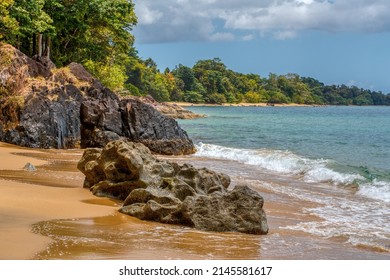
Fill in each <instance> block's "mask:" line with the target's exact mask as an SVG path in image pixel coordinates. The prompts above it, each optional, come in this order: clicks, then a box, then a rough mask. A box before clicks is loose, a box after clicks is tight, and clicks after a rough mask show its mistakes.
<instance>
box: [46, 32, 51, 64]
mask: <svg viewBox="0 0 390 280" xmlns="http://www.w3.org/2000/svg"><path fill="white" fill-rule="evenodd" d="M45 45H46V48H45V54H44V55H45V56H46V57H47V58H49V59H50V47H51V39H50V37H49V36H47V37H46V44H45Z"/></svg>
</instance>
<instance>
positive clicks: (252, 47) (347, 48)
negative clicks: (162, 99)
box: [133, 0, 390, 94]
mask: <svg viewBox="0 0 390 280" xmlns="http://www.w3.org/2000/svg"><path fill="white" fill-rule="evenodd" d="M133 3H134V4H135V11H136V14H137V17H138V23H137V25H136V26H135V28H134V30H133V34H134V36H135V38H136V42H135V47H136V48H137V50H138V53H139V56H140V57H141V58H143V59H146V58H149V57H150V58H152V59H153V60H154V61H155V62H156V63H157V64H158V67H159V68H160V69H161V70H162V71H163V70H164V69H165V68H166V67H168V68H170V69H173V68H174V67H175V66H177V65H179V64H183V65H186V66H189V67H192V66H193V65H194V64H195V63H196V62H197V61H198V60H201V59H212V58H215V57H218V58H220V59H222V62H223V63H225V65H226V66H227V67H228V68H229V69H232V70H233V71H236V72H241V73H255V74H259V75H260V76H262V77H267V76H268V75H269V73H275V74H279V75H283V74H288V73H297V74H298V75H300V76H304V77H313V78H316V79H318V80H319V81H321V82H324V83H325V84H336V85H337V84H346V85H349V86H352V85H355V86H357V87H359V88H365V89H371V90H376V91H382V92H383V93H386V94H387V93H390V0H197V1H195V0H192V1H191V0H133Z"/></svg>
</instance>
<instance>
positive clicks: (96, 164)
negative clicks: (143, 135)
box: [78, 140, 268, 234]
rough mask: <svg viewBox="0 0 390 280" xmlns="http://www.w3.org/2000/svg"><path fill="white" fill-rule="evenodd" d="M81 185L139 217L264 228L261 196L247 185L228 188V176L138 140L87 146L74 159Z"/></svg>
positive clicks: (251, 229)
mask: <svg viewBox="0 0 390 280" xmlns="http://www.w3.org/2000/svg"><path fill="white" fill-rule="evenodd" d="M78 168H79V170H80V171H81V172H83V173H84V174H85V176H86V177H85V181H84V187H86V188H90V190H91V191H92V192H93V193H94V194H95V195H97V196H106V197H110V198H115V199H119V200H121V201H123V205H122V207H121V208H120V212H122V213H125V214H128V215H131V216H134V217H137V218H139V219H142V220H152V221H157V222H162V223H169V224H182V225H187V226H192V227H195V228H198V229H202V230H210V231H238V232H243V233H252V234H266V233H267V232H268V225H267V220H266V215H265V213H264V211H263V203H264V201H263V198H262V197H261V196H260V195H259V194H258V193H257V192H255V191H253V190H251V189H250V188H249V187H247V186H236V187H234V188H233V189H232V190H228V188H229V185H230V178H229V176H227V175H225V174H223V173H218V172H214V171H211V170H209V169H206V168H201V169H197V168H195V167H193V166H192V165H190V164H184V165H178V164H176V163H172V162H168V161H165V160H159V159H157V158H156V157H154V156H153V155H152V154H151V152H150V151H149V149H148V148H147V147H146V146H144V145H143V144H141V143H133V142H127V141H122V140H116V141H112V142H109V143H108V144H107V145H106V146H105V147H104V148H103V149H87V150H86V151H85V152H84V155H83V157H82V159H81V160H80V162H79V164H78Z"/></svg>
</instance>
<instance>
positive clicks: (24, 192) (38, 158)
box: [0, 143, 116, 260]
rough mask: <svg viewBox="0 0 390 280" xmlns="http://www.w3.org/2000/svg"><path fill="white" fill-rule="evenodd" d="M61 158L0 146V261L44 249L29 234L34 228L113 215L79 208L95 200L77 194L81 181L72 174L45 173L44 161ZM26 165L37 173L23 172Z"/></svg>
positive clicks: (105, 209)
mask: <svg viewBox="0 0 390 280" xmlns="http://www.w3.org/2000/svg"><path fill="white" fill-rule="evenodd" d="M65 154H66V153H65ZM77 154H78V156H79V155H81V153H80V152H78V153H77ZM61 156H62V153H58V152H52V151H42V152H40V151H36V150H32V149H24V148H18V147H15V146H12V145H8V144H4V143H0V219H1V220H0V248H1V250H0V259H13V260H14V259H31V258H34V256H35V254H36V253H37V252H39V251H41V250H44V249H45V248H46V247H47V246H49V244H50V242H51V241H52V240H51V239H50V238H48V237H45V236H42V235H38V234H34V233H32V231H31V225H32V224H34V223H37V222H40V221H44V220H53V219H73V218H87V217H94V216H103V215H109V214H112V213H113V212H115V211H116V208H115V207H113V206H104V205H94V204H88V203H84V202H82V201H83V200H89V199H95V197H94V196H93V195H92V194H91V193H90V192H89V191H88V190H85V189H82V188H81V184H82V180H83V178H82V176H75V175H74V174H70V173H77V172H72V171H64V170H62V171H51V172H50V171H45V169H44V166H46V165H48V164H49V161H50V160H52V159H53V158H56V157H60V158H61ZM66 157H67V156H66V155H65V158H66ZM68 157H69V152H68ZM27 162H30V163H32V164H34V165H35V166H36V167H37V169H38V171H37V172H29V171H24V170H23V167H24V165H25V164H26V163H27ZM49 169H50V168H49ZM10 174H13V175H14V176H9V175H10ZM39 174H44V176H42V177H40V176H39ZM66 177H68V178H67V179H66ZM29 178H31V180H30V179H29ZM69 178H72V179H71V180H69ZM64 186H66V187H64ZM101 200H105V199H101Z"/></svg>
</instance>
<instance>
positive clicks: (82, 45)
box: [0, 0, 390, 105]
mask: <svg viewBox="0 0 390 280" xmlns="http://www.w3.org/2000/svg"><path fill="white" fill-rule="evenodd" d="M136 23H137V17H136V15H135V12H134V4H133V3H132V1H131V0H110V1H109V0H88V1H87V0H80V1H71V0H36V1H21V0H3V1H2V2H1V3H0V40H1V41H3V42H6V43H10V44H12V45H14V46H16V47H17V48H18V49H19V50H21V51H22V52H24V53H26V54H27V55H29V56H34V55H36V56H39V57H49V58H50V59H51V60H52V61H53V62H54V63H55V64H56V65H57V66H63V65H66V64H69V63H70V62H77V63H81V64H83V65H84V66H85V67H86V68H87V69H88V70H89V72H91V73H92V74H93V75H94V76H96V77H97V78H98V79H99V80H101V81H102V83H103V84H104V85H105V86H107V87H109V88H110V89H112V90H114V91H116V92H117V93H120V94H122V95H137V96H145V95H151V96H153V98H154V99H156V100H157V101H187V102H193V103H200V102H206V103H226V102H227V103H238V102H248V103H258V102H267V103H299V104H332V105H390V95H389V94H387V95H386V94H383V93H382V92H378V91H371V90H367V89H362V88H358V87H356V86H346V85H330V86H329V85H325V84H323V83H322V82H320V81H318V80H316V79H314V78H308V77H300V76H299V75H298V74H286V75H276V74H272V73H270V74H269V75H268V77H260V75H257V74H242V73H237V72H235V71H233V70H230V69H228V68H227V67H226V65H225V64H224V63H223V62H222V61H221V60H220V59H218V58H214V59H207V60H200V61H198V62H197V63H196V64H195V65H194V66H193V67H188V66H184V65H181V64H179V65H178V66H176V67H175V68H174V69H172V70H170V69H166V70H165V71H164V72H161V71H160V70H159V69H158V67H157V64H156V63H155V62H154V61H153V60H152V59H150V58H148V59H146V60H144V59H141V58H140V57H139V56H138V53H137V51H136V49H135V48H134V47H133V43H134V37H133V36H132V34H131V33H130V31H131V30H132V28H133V27H134V26H135V24H136ZM0 94H1V88H0Z"/></svg>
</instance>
